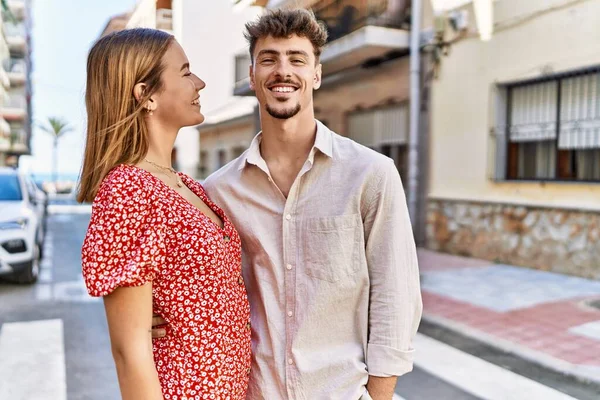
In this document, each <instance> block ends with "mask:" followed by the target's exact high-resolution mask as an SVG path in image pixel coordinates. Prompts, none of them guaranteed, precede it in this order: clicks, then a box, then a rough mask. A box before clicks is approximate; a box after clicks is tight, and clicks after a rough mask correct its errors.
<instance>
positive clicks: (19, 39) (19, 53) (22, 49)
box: [6, 36, 27, 57]
mask: <svg viewBox="0 0 600 400" xmlns="http://www.w3.org/2000/svg"><path fill="white" fill-rule="evenodd" d="M6 43H7V44H8V49H9V50H10V55H11V57H24V56H25V53H26V52H27V40H26V39H25V37H24V36H8V37H7V38H6Z"/></svg>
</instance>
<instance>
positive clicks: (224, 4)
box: [107, 0, 260, 177]
mask: <svg viewBox="0 0 600 400" xmlns="http://www.w3.org/2000/svg"><path fill="white" fill-rule="evenodd" d="M259 11H260V8H259V7H232V6H231V3H230V2H229V1H215V2H211V3H210V5H208V3H206V2H202V1H197V0H140V1H139V2H138V3H137V5H136V7H135V9H134V10H133V11H132V12H131V14H130V15H129V16H128V21H127V23H126V24H125V27H126V28H134V27H151V28H157V29H163V30H165V31H168V32H170V33H172V34H173V35H174V36H175V38H176V39H177V41H178V42H179V43H180V44H181V45H182V47H183V48H184V50H185V52H186V54H187V56H188V58H189V60H190V65H191V70H192V71H193V72H194V73H195V74H196V75H198V77H200V78H201V79H202V80H203V81H205V82H206V88H205V89H204V90H202V92H201V93H200V102H201V105H202V113H203V114H204V115H205V116H206V117H207V120H210V119H211V115H212V114H215V113H220V112H222V110H223V108H224V107H226V105H228V104H231V103H232V102H235V98H234V96H233V94H232V93H231V82H232V81H233V79H234V75H235V71H234V69H235V65H234V64H233V63H232V62H231V60H233V59H234V54H235V52H236V51H238V50H239V49H241V48H243V47H244V46H245V40H244V36H243V28H244V24H245V23H246V22H247V21H248V20H250V19H253V18H254V17H255V16H256V15H257V14H258V12H259ZM122 17H123V16H118V18H122ZM111 22H114V21H113V20H111ZM111 22H109V23H108V24H107V28H109V26H111V25H114V24H111ZM199 155H200V137H199V135H198V130H197V129H196V128H191V127H190V128H183V129H182V130H181V131H180V133H179V136H178V137H177V141H176V142H175V153H174V155H173V162H174V164H176V167H177V168H178V169H179V170H181V171H183V172H185V173H187V174H189V175H191V176H193V177H199V170H200V163H199Z"/></svg>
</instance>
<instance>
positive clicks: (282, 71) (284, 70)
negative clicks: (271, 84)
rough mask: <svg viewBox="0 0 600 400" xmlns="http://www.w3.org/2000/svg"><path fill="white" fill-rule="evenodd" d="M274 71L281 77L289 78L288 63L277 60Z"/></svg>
mask: <svg viewBox="0 0 600 400" xmlns="http://www.w3.org/2000/svg"><path fill="white" fill-rule="evenodd" d="M275 73H276V74H277V75H278V76H280V77H281V78H290V77H291V76H292V72H291V66H290V64H289V63H288V62H285V61H282V62H279V63H278V64H277V68H276V70H275Z"/></svg>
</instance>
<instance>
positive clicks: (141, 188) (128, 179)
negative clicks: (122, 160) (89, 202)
mask: <svg viewBox="0 0 600 400" xmlns="http://www.w3.org/2000/svg"><path fill="white" fill-rule="evenodd" d="M151 177H152V176H151V174H150V173H149V172H148V171H146V170H144V169H142V168H139V167H136V166H135V165H129V164H119V165H117V166H115V167H114V168H113V169H111V170H110V172H109V173H108V174H106V176H105V177H104V179H103V180H102V183H101V185H100V188H99V189H98V194H97V196H96V200H102V199H107V198H112V199H114V198H121V199H132V200H133V199H136V198H140V197H145V196H146V195H148V194H149V193H151V192H152V188H153V185H154V181H153V180H152V179H150V178H151Z"/></svg>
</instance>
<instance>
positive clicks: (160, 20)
mask: <svg viewBox="0 0 600 400" xmlns="http://www.w3.org/2000/svg"><path fill="white" fill-rule="evenodd" d="M156 29H160V30H163V31H166V32H169V33H173V10H169V9H167V8H159V9H158V10H156Z"/></svg>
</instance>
